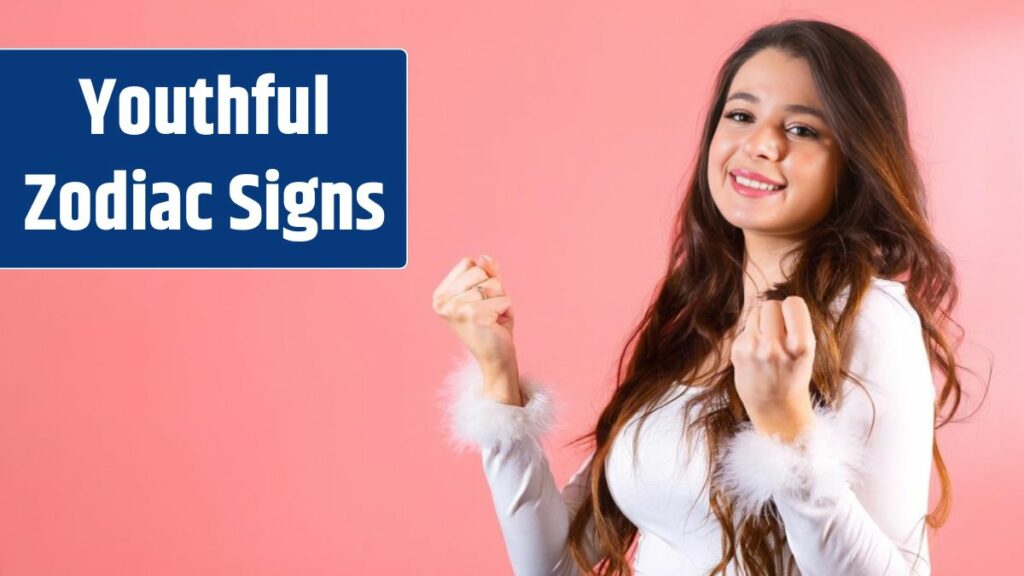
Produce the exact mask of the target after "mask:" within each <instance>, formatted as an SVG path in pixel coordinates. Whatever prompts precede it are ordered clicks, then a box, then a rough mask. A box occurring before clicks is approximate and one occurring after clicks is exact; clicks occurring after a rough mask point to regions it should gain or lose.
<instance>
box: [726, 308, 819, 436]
mask: <svg viewBox="0 0 1024 576" xmlns="http://www.w3.org/2000/svg"><path fill="white" fill-rule="evenodd" d="M814 352H815V340H814V330H813V327H812V324H811V315H810V312H809V311H808V310H807V303H806V302H804V299H803V298H800V297H799V296H790V297H788V298H786V299H785V300H783V301H781V302H780V301H778V300H767V301H765V302H759V303H758V304H756V305H754V307H753V308H752V309H751V311H750V313H749V314H747V318H746V320H745V323H744V325H743V327H742V328H741V330H740V333H739V335H738V336H737V337H736V340H735V341H734V342H733V343H732V351H731V352H730V359H731V360H732V365H733V368H734V371H735V380H736V391H737V392H738V393H739V396H740V400H742V401H743V406H744V407H745V408H746V410H747V414H748V415H749V416H750V420H751V422H752V423H753V425H754V428H755V429H756V430H757V431H758V432H760V433H762V434H765V435H769V436H770V435H773V434H778V435H779V436H781V437H782V439H783V440H785V441H790V440H792V439H793V438H794V437H795V436H796V435H797V433H799V432H800V431H801V430H803V429H804V428H806V427H808V426H810V425H812V422H813V417H814V410H813V408H812V405H811V391H810V385H811V373H812V370H813V368H814Z"/></svg>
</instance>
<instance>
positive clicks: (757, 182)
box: [729, 168, 786, 198]
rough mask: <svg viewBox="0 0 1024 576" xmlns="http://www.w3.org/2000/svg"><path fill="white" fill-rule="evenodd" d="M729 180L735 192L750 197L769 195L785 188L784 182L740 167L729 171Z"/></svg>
mask: <svg viewBox="0 0 1024 576" xmlns="http://www.w3.org/2000/svg"><path fill="white" fill-rule="evenodd" d="M729 181H730V182H732V187H733V189H734V190H736V192H738V193H740V194H742V195H743V196H748V197H752V198H760V197H762V196H770V195H772V194H775V193H776V192H780V191H782V190H784V189H785V188H786V185H785V184H780V183H778V182H774V181H772V180H769V179H768V178H765V177H764V176H762V175H760V174H758V173H757V172H752V171H750V170H744V169H742V168H737V169H735V170H732V171H730V172H729Z"/></svg>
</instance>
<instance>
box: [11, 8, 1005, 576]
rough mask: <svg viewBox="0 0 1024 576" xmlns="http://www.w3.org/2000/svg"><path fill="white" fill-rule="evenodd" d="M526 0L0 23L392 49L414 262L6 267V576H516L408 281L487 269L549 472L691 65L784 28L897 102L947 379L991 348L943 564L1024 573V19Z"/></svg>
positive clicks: (641, 272)
mask: <svg viewBox="0 0 1024 576" xmlns="http://www.w3.org/2000/svg"><path fill="white" fill-rule="evenodd" d="M524 4H525V3H520V2H516V3H500V4H499V3H497V2H472V1H465V2H450V1H449V2H440V1H435V2H413V1H406V2H389V1H383V0H373V1H362V2H340V1H331V2H328V1H312V2H311V1H293V2H288V3H285V2H236V3H222V4H220V5H218V6H211V5H210V4H209V3H208V2H194V1H183V2H160V3H154V4H153V5H146V3H141V2H95V3H90V4H88V5H87V4H85V3H72V2H36V1H32V2H29V1H25V0H16V1H11V0H7V1H6V2H5V3H4V18H3V19H0V43H2V44H3V45H6V46H8V47H254V48H255V47H401V48H405V49H406V50H407V51H408V54H409V64H410V70H409V82H410V90H409V97H410V103H409V114H410V130H409V134H410V144H409V169H410V181H409V184H410V202H409V206H410V226H409V232H410V241H409V250H410V259H409V265H408V267H407V268H405V269H403V270H347V271H346V270H340V271H310V270H307V271H274V270H250V271H175V270H149V271H129V270H119V271H118V270H111V271H0V326H2V328H0V367H2V370H3V375H2V380H0V574H3V575H4V576H8V575H15V576H21V575H64V574H68V575H70V574H74V575H100V574H102V575H111V574H149V575H154V576H155V575H163V574H167V575H170V574H174V575H179V574H252V575H262V574H289V575H292V574H304V575H316V574H354V573H363V574H407V573H414V574H507V573H510V570H509V568H508V564H507V560H506V556H505V552H504V545H503V542H502V540H501V535H500V532H499V527H498V524H497V521H496V518H495V516H494V511H493V508H492V504H491V501H490V497H489V494H488V492H487V487H486V484H485V483H484V478H483V473H482V471H481V469H480V462H479V458H478V456H475V455H463V456H457V455H455V454H453V453H452V452H450V451H449V450H448V447H447V445H446V444H445V441H444V438H443V436H442V434H441V418H442V415H441V412H440V407H439V405H438V401H437V391H438V389H439V387H440V385H441V384H440V382H441V379H442V377H443V375H444V374H445V373H446V371H447V370H448V369H449V368H450V367H451V362H452V358H453V357H454V356H455V355H456V354H457V353H458V352H460V350H461V347H460V345H459V344H458V341H457V340H456V338H455V336H454V334H453V333H451V332H450V331H449V329H448V328H447V327H446V326H445V325H444V324H443V322H442V321H441V320H440V319H439V318H437V317H436V316H435V315H434V313H433V311H432V310H431V308H430V296H431V293H432V291H433V289H434V287H435V285H436V284H437V283H438V282H439V281H440V280H441V278H442V277H443V276H444V275H445V273H446V272H447V271H448V270H449V268H450V267H451V266H453V265H454V264H455V262H456V261H457V260H458V259H459V258H460V257H461V256H466V255H469V256H473V255H477V254H479V253H482V252H486V253H489V254H491V255H492V256H494V257H495V258H497V260H498V261H499V263H500V264H501V265H502V267H503V269H504V273H505V285H506V287H507V289H508V290H509V293H510V294H511V295H512V296H513V298H514V301H515V305H516V308H517V313H518V315H517V327H516V339H517V343H518V347H519V356H520V361H521V365H522V367H523V369H524V370H525V371H527V372H533V373H536V374H539V375H542V376H543V377H545V378H547V379H548V380H550V381H551V382H553V383H555V386H556V387H557V394H558V395H559V397H560V406H561V410H560V412H561V417H560V425H561V430H560V431H559V432H558V433H557V434H555V435H554V436H553V437H552V439H551V440H552V441H551V442H550V443H549V454H550V458H551V463H552V468H553V470H554V473H555V475H556V478H557V480H558V481H559V482H562V481H564V480H565V479H566V478H567V476H568V474H569V472H571V470H572V469H574V468H575V466H576V465H577V464H578V461H579V459H580V458H581V457H582V456H583V454H582V453H581V452H580V451H579V450H575V449H565V448H563V447H562V445H563V444H564V442H566V441H568V440H569V439H570V438H572V437H574V436H575V435H577V434H579V433H582V432H583V431H585V430H586V429H587V428H589V427H590V426H591V425H592V424H593V421H594V418H595V417H596V414H597V412H598V410H599V409H600V407H601V406H603V405H604V403H605V401H606V400H607V398H608V393H609V391H610V388H609V387H610V385H611V377H612V373H613V369H614V365H615V359H616V358H617V354H618V352H619V350H620V347H621V345H622V344H623V342H624V339H625V337H626V333H627V330H628V329H629V328H630V327H631V326H632V324H633V323H634V322H635V321H636V320H637V319H638V315H639V314H640V312H641V310H642V308H643V305H644V303H645V302H647V300H648V298H649V296H650V295H651V290H652V289H653V287H654V284H655V282H656V280H657V278H658V274H659V272H660V271H661V269H662V266H663V263H664V261H665V257H666V246H667V241H668V232H669V223H670V217H671V214H672V212H673V210H674V207H675V206H676V204H677V203H678V202H679V193H680V190H679V188H678V186H677V184H678V183H679V181H680V180H681V179H683V177H684V176H685V170H686V168H687V166H688V165H689V162H690V160H691V158H692V156H693V152H694V149H693V147H694V144H695V142H696V140H697V131H698V129H699V126H700V122H701V120H702V114H703V113H704V106H705V105H706V103H707V98H708V96H709V91H710V82H711V79H712V75H713V74H714V72H715V70H716V69H717V67H718V66H719V65H720V63H721V61H722V59H724V57H725V56H726V54H727V53H728V52H729V51H730V50H731V49H732V48H733V47H734V46H735V45H736V44H737V43H738V42H739V41H740V40H741V38H742V37H743V36H744V35H745V34H746V33H747V32H749V31H750V30H752V29H753V28H755V27H757V26H759V25H761V24H763V23H766V22H768V21H771V20H775V19H781V18H785V17H820V18H825V19H828V20H832V21H834V22H836V23H838V24H841V25H844V26H848V27H850V28H852V29H853V30H855V31H857V32H859V33H861V34H863V35H865V36H866V37H867V38H868V39H869V40H871V41H873V42H874V43H875V44H876V45H877V46H878V47H879V48H880V49H881V51H882V52H883V54H884V55H885V56H886V57H887V58H889V59H890V61H891V62H892V64H893V65H894V67H895V68H896V70H897V72H898V73H899V74H900V76H901V78H902V80H903V82H904V85H905V88H906V90H907V94H908V98H909V103H910V107H911V122H912V130H913V134H914V138H915V144H916V147H917V151H918V154H919V157H920V161H921V165H922V168H923V170H924V173H925V176H926V179H927V182H928V183H929V184H930V191H931V201H930V209H931V214H932V219H933V222H934V226H935V231H936V234H937V235H938V237H939V239H940V240H941V241H942V242H943V243H944V244H945V245H946V246H947V247H948V248H949V249H950V250H951V251H952V253H953V255H954V257H955V258H956V261H957V263H958V266H959V271H960V282H961V288H962V300H961V305H960V308H959V311H958V316H957V318H958V319H959V320H960V321H961V323H963V325H964V326H965V328H966V329H967V331H968V339H967V340H966V341H965V343H964V345H963V347H962V348H961V354H962V356H961V362H963V363H964V364H966V365H968V366H969V367H971V368H972V369H974V370H977V371H979V372H980V373H981V374H982V376H985V375H986V374H987V367H988V362H989V360H990V358H994V359H995V366H994V374H993V379H992V383H993V385H992V389H991V394H990V396H989V398H988V401H987V403H986V404H985V406H984V408H983V409H982V410H981V411H980V412H978V413H977V414H976V415H975V416H974V417H973V418H972V419H971V421H970V423H969V424H967V425H955V426H950V427H948V428H946V429H944V430H943V431H941V432H940V440H941V442H942V444H941V445H942V447H943V448H944V449H945V455H946V457H947V460H948V463H949V465H950V467H951V469H952V473H953V480H954V491H955V492H954V494H955V502H954V508H953V516H952V518H951V520H950V522H949V523H948V524H947V525H946V527H944V528H943V529H941V530H940V531H939V532H938V533H937V534H933V535H932V549H933V562H934V565H935V570H934V572H933V573H934V574H941V575H954V574H967V573H980V572H982V571H983V570H984V569H987V570H993V571H994V570H997V569H1000V570H1003V571H1006V572H1004V573H1008V572H1012V571H1016V570H1019V568H1018V569H1016V570H1015V568H1014V567H1015V563H1014V555H1015V553H1016V551H1017V550H1018V549H1019V545H1018V544H1017V539H1016V536H1015V535H1013V534H1012V533H1011V532H1010V531H1009V530H1008V528H1010V526H1011V522H1019V521H1020V520H1021V519H1022V518H1024V498H1021V496H1022V493H1021V492H1022V489H1021V486H1022V485H1024V462H1022V459H1021V455H1022V438H1024V423H1022V420H1021V419H1020V418H1019V417H1017V414H1019V412H1017V410H1016V409H1017V407H1018V406H1019V405H1021V403H1022V402H1024V387H1022V386H1020V383H1021V382H1022V381H1024V365H1022V362H1024V354H1022V352H1024V348H1022V344H1021V343H1022V339H1021V337H1020V336H1019V332H1020V330H1021V324H1022V320H1024V317H1022V316H1024V315H1022V313H1021V312H1020V310H1021V308H1020V305H1019V300H1020V296H1019V295H1020V294H1021V293H1022V292H1024V264H1022V262H1024V249H1022V246H1024V235H1022V220H1024V199H1022V198H1024V195H1022V194H1021V185H1022V183H1024V167H1022V164H1024V163H1022V154H1021V149H1022V147H1024V138H1022V134H1024V106H1022V100H1021V93H1022V91H1024V79H1022V75H1021V74H1020V69H1021V68H1020V59H1021V56H1022V54H1024V4H1022V3H1020V2H1017V1H988V2H978V1H970V2H944V3H942V4H941V6H942V7H941V8H940V7H939V6H940V5H939V4H938V3H935V2H925V1H919V2H898V3H897V2H892V1H889V0H886V1H869V2H847V1H843V2H821V3H815V4H812V3H807V2H749V1H744V2H708V3H689V5H685V4H686V3H683V2H678V1H673V2H662V3H660V4H651V5H645V6H644V10H643V11H638V10H637V9H635V8H633V9H630V8H627V7H626V6H625V5H624V3H621V2H615V3H612V2H607V3H603V4H601V5H598V4H597V3H594V2H590V1H571V2H538V3H536V5H534V6H525V5H524ZM2 89H11V84H10V83H9V82H7V83H5V85H4V87H3V88H2ZM10 192H11V191H7V193H10ZM7 249H10V247H8V248H7ZM964 378H965V382H966V385H967V386H968V387H970V389H971V390H972V391H973V396H972V397H971V398H970V401H969V402H968V404H970V405H971V406H974V405H976V404H977V402H976V400H977V398H978V396H979V394H980V389H981V388H980V385H979V381H978V378H975V377H972V376H971V375H970V374H966V373H965V374H964ZM933 494H934V491H933ZM1017 527H1018V526H1014V528H1017Z"/></svg>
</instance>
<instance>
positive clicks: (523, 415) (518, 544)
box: [444, 355, 598, 576]
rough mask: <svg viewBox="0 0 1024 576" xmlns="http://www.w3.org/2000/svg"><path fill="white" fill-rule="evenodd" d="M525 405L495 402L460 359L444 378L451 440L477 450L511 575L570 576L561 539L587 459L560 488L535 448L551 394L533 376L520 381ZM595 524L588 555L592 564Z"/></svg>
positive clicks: (546, 428)
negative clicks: (509, 563)
mask: <svg viewBox="0 0 1024 576" xmlns="http://www.w3.org/2000/svg"><path fill="white" fill-rule="evenodd" d="M520 387H521V392H522V397H523V401H524V402H525V404H524V405H523V406H517V405H514V404H506V403H502V402H499V401H498V400H495V399H494V398H493V397H491V396H489V395H488V394H487V393H486V392H485V391H484V388H485V387H484V377H483V372H482V370H481V369H480V367H479V365H478V364H477V362H476V360H475V359H474V358H473V357H472V356H469V355H467V356H465V357H464V358H463V359H462V360H461V361H460V362H459V364H458V366H457V368H456V369H455V370H454V371H453V372H452V373H451V374H449V375H448V377H447V378H446V386H445V387H444V390H445V391H446V392H447V394H446V397H445V400H444V402H445V404H446V410H447V416H448V419H447V422H448V425H449V435H448V437H449V439H450V440H451V442H452V446H453V448H454V449H456V450H457V451H460V452H464V451H479V452H480V454H481V457H482V459H483V468H484V474H485V476H486V479H487V483H488V486H489V487H490V491H491V496H492V499H493V501H494V509H495V512H496V513H497V515H498V521H499V523H500V525H501V530H502V534H503V536H504V540H505V547H506V549H507V551H508V555H509V560H510V561H511V563H512V567H513V569H514V571H515V574H517V576H535V575H536V576H540V575H544V576H548V575H558V576H576V575H577V574H579V572H578V571H577V569H576V567H575V565H574V564H573V561H572V558H571V557H570V556H569V553H568V547H567V536H568V533H569V522H570V520H571V518H572V515H573V514H574V513H575V511H576V510H577V509H578V508H579V506H580V505H581V504H582V503H583V501H584V499H585V498H586V493H587V482H588V480H589V472H590V461H591V457H592V455H591V456H588V457H587V458H586V459H585V460H584V461H583V463H582V464H581V465H580V467H579V468H578V469H577V471H576V472H575V473H574V474H573V475H572V477H571V478H570V479H569V481H568V482H567V483H566V485H565V486H564V487H563V488H562V489H561V491H560V490H559V489H558V487H557V485H556V484H555V480H554V477H553V476H552V474H551V470H550V468H549V467H548V460H547V458H546V456H545V455H544V451H543V448H542V447H541V439H542V438H543V436H544V435H546V434H547V433H548V432H550V431H551V427H552V423H553V418H554V410H553V408H554V407H553V403H552V398H551V395H550V393H549V392H548V391H547V390H545V389H544V387H543V386H542V385H541V384H540V383H539V382H538V381H536V380H534V379H531V378H529V377H527V376H523V377H522V378H521V379H520ZM593 532H594V531H593V522H592V521H591V523H590V524H589V525H588V530H587V534H588V540H587V546H586V547H585V548H586V554H587V557H588V560H589V561H590V564H591V566H593V565H594V564H595V563H596V562H597V556H598V554H597V552H596V549H595V547H594V544H593Z"/></svg>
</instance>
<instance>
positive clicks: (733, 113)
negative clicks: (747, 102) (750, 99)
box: [725, 112, 750, 122]
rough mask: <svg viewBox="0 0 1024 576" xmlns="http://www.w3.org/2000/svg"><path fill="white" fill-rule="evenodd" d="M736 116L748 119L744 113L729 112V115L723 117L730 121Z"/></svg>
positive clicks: (747, 115) (748, 115)
mask: <svg viewBox="0 0 1024 576" xmlns="http://www.w3.org/2000/svg"><path fill="white" fill-rule="evenodd" d="M736 116H742V117H744V118H750V114H747V113H746V112H730V113H728V114H726V115H725V117H726V118H729V119H730V120H735V119H736V118H735V117H736ZM739 122H742V120H739Z"/></svg>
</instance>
